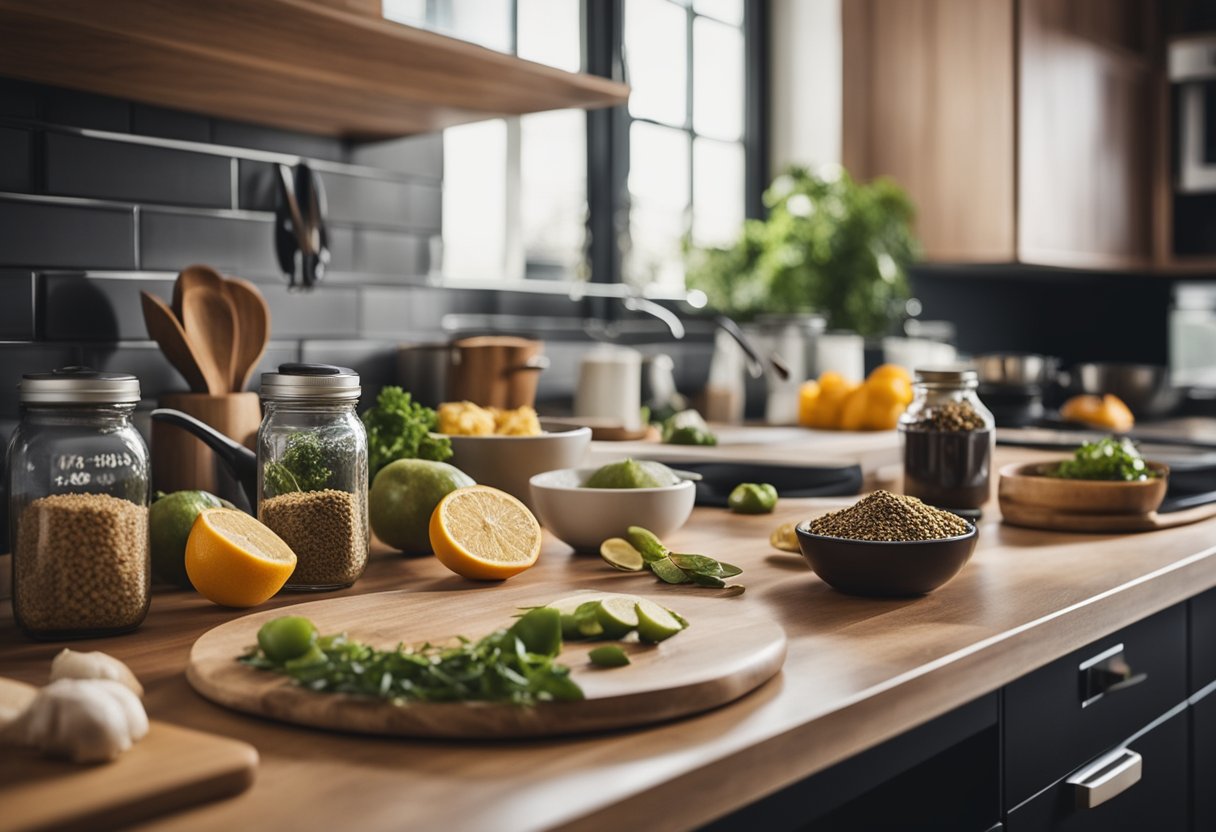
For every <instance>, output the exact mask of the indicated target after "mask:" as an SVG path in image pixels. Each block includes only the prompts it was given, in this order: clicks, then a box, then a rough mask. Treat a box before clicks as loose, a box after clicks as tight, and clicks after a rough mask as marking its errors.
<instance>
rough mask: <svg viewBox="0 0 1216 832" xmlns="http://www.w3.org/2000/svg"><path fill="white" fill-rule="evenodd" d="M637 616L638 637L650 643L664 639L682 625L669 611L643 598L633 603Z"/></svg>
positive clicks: (672, 634) (680, 628)
mask: <svg viewBox="0 0 1216 832" xmlns="http://www.w3.org/2000/svg"><path fill="white" fill-rule="evenodd" d="M635 611H636V613H637V617H638V638H640V639H641V640H642V641H648V642H650V643H651V644H658V643H659V642H660V641H666V640H667V639H669V638H671V637H672V636H674V635H675V634H676V633H678V632H680V630H683V629H684V627H683V626H682V625H681V624H680V622H679V620H678V619H677V618H676V617H675V616H674V615H672V614H671V613H670V612H668V611H667V610H665V609H664V608H663V607H660V606H659V605H658V604H656V603H654V602H653V601H647V600H646V599H645V598H643V599H641V600H639V601H638V602H637V604H636V605H635Z"/></svg>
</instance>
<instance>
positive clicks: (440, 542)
mask: <svg viewBox="0 0 1216 832" xmlns="http://www.w3.org/2000/svg"><path fill="white" fill-rule="evenodd" d="M430 535H431V548H433V549H434V550H435V557H436V558H438V559H439V562H440V563H442V564H443V565H444V566H446V567H447V568H448V569H451V570H452V571H453V572H455V573H456V574H457V575H461V576H463V577H465V578H472V579H474V580H479V581H502V580H506V579H507V578H509V577H511V576H512V575H518V574H519V573H520V572H523V571H524V570H525V569H527V568H528V567H530V566H532V565H533V564H534V563H536V559H537V558H538V557H540V541H541V534H540V523H537V522H536V518H535V517H533V516H532V512H530V511H528V509H527V507H526V506H525V505H524V504H523V503H521V502H520V501H519V500H517V499H515V498H514V497H512V496H511V495H510V494H507V493H506V492H504V491H499V490H498V489H497V488H490V487H489V486H487V485H471V486H468V487H467V488H458V489H456V490H455V491H453V492H452V493H451V494H448V495H447V496H446V497H444V498H443V499H442V500H440V501H439V505H437V506H435V513H434V514H432V515H431V526H430Z"/></svg>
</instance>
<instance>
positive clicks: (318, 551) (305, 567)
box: [258, 364, 368, 590]
mask: <svg viewBox="0 0 1216 832" xmlns="http://www.w3.org/2000/svg"><path fill="white" fill-rule="evenodd" d="M359 392H360V388H359V375H358V373H356V372H354V371H353V370H349V369H347V368H345V367H333V366H331V365H329V364H281V365H280V366H279V369H278V372H275V373H263V374H262V403H263V405H264V406H265V412H264V415H263V417H262V426H261V427H260V428H259V429H258V519H259V520H261V521H262V522H263V523H265V524H266V525H267V526H269V527H270V528H271V529H273V530H274V531H275V533H276V534H278V535H279V537H281V538H283V540H285V541H286V542H287V545H288V546H290V547H291V549H292V551H294V552H295V553H296V569H295V571H294V572H293V573H291V577H290V578H288V580H287V588H288V589H299V590H325V589H337V588H340V587H344V586H350V585H351V584H353V583H354V582H355V581H356V580H357V579H358V578H359V576H360V575H362V574H363V568H364V567H365V566H367V550H368V531H367V433H366V432H365V431H364V430H363V422H362V421H360V419H359V417H358V415H356V413H355V406H356V405H357V404H358V403H359Z"/></svg>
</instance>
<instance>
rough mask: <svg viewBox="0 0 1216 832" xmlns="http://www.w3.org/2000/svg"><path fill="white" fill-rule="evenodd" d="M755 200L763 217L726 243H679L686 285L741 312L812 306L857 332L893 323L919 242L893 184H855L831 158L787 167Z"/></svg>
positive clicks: (837, 326)
mask: <svg viewBox="0 0 1216 832" xmlns="http://www.w3.org/2000/svg"><path fill="white" fill-rule="evenodd" d="M764 204H765V205H766V206H767V207H768V209H769V216H768V218H767V219H764V220H747V221H746V222H745V223H744V225H743V231H742V234H741V235H740V237H739V239H738V241H737V242H735V244H734V245H731V246H727V247H724V248H692V247H689V248H687V250H686V256H687V285H688V288H689V289H699V290H701V291H703V292H704V293H705V294H706V297H707V298H708V304H709V306H711V307H712V308H714V309H716V310H717V311H719V312H723V313H725V314H728V315H730V316H732V317H735V318H739V319H742V320H749V319H752V318H755V317H756V316H759V315H773V314H777V315H796V314H804V313H817V314H820V315H823V316H824V317H825V318H826V319H827V325H828V328H829V329H834V330H852V331H854V332H857V333H859V334H860V335H863V336H866V337H873V336H878V335H883V334H885V333H887V332H889V331H891V330H892V329H893V328H894V326H895V325H896V324H897V323H898V321H899V320H900V319H901V318H902V316H903V315H904V303H905V301H906V300H907V298H908V279H907V269H908V266H909V265H910V264H911V263H912V262H913V261H914V260H915V259H916V256H917V251H918V246H917V243H916V238H915V236H914V235H913V233H912V220H913V216H914V211H913V208H912V203H911V202H910V201H909V200H908V197H907V195H906V194H905V193H904V192H903V190H902V189H901V188H900V187H899V186H898V185H896V184H895V183H894V182H892V181H891V180H889V179H881V178H880V179H875V180H874V181H872V182H869V183H865V184H861V183H857V182H855V181H853V179H852V177H850V176H849V175H848V173H846V172H845V171H844V170H843V169H841V168H840V167H839V166H832V167H825V168H821V169H818V170H815V171H812V170H810V169H809V168H805V167H790V168H788V169H786V170H785V171H784V172H783V173H782V174H781V175H779V176H778V177H777V178H776V179H774V180H773V182H772V184H771V185H770V186H769V188H768V190H767V191H765V193H764Z"/></svg>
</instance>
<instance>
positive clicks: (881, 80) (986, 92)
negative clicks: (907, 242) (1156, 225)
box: [842, 0, 1157, 268]
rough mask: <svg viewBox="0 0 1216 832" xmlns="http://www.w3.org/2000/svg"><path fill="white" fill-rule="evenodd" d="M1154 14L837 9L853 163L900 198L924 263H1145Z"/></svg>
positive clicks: (1133, 0)
mask: <svg viewBox="0 0 1216 832" xmlns="http://www.w3.org/2000/svg"><path fill="white" fill-rule="evenodd" d="M1151 7H1152V4H1151V3H1150V2H1148V0H986V2H983V3H974V2H969V0H853V2H848V3H844V4H843V6H842V27H843V36H844V55H845V58H844V66H843V74H844V113H843V161H844V164H845V167H846V168H847V169H848V170H849V171H850V172H851V173H852V174H853V175H854V176H856V177H858V178H860V179H870V178H872V177H875V176H890V177H892V178H894V179H895V180H896V181H897V182H899V183H900V184H901V185H902V186H903V187H904V188H906V189H907V191H908V193H909V195H910V196H911V198H912V200H913V202H914V203H915V204H916V207H917V212H918V220H917V231H918V233H919V235H920V238H921V241H922V243H923V245H924V253H925V258H926V259H927V260H929V261H934V262H943V263H971V262H986V263H1000V262H1023V263H1030V264H1042V265H1051V266H1070V267H1086V268H1135V267H1140V266H1144V265H1147V264H1148V263H1149V262H1150V261H1151V258H1152V233H1151V232H1152V210H1151V209H1152V170H1153V153H1152V143H1153V140H1154V136H1153V130H1152V127H1151V124H1152V122H1153V119H1154V118H1155V117H1156V115H1157V114H1156V111H1155V109H1154V106H1155V104H1154V98H1153V96H1152V94H1151V93H1152V91H1153V90H1154V84H1155V83H1156V81H1157V74H1156V70H1155V68H1154V67H1155V59H1154V55H1155V54H1156V51H1155V50H1156V48H1157V47H1156V42H1155V39H1154V38H1155V36H1154V28H1153V25H1152V21H1153V15H1152V8H1151Z"/></svg>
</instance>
